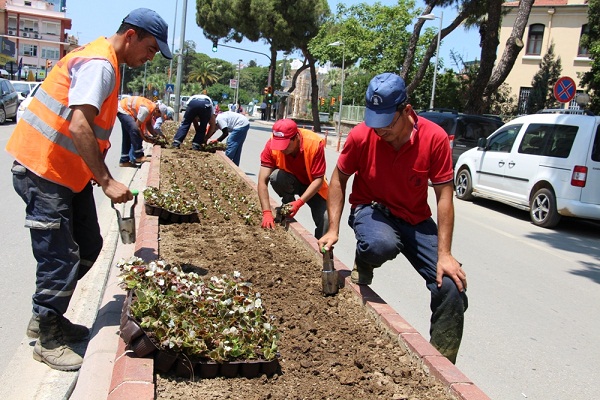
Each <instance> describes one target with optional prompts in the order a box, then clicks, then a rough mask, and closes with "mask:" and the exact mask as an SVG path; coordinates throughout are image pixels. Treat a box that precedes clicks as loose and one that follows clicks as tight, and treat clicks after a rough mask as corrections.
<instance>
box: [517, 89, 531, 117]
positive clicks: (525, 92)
mask: <svg viewBox="0 0 600 400" xmlns="http://www.w3.org/2000/svg"><path fill="white" fill-rule="evenodd" d="M530 94H531V88H528V87H522V88H521V91H520V93H519V103H518V104H517V106H518V110H517V113H518V114H519V115H522V114H527V101H528V100H529V95H530Z"/></svg>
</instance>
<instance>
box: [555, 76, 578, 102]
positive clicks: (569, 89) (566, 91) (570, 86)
mask: <svg viewBox="0 0 600 400" xmlns="http://www.w3.org/2000/svg"><path fill="white" fill-rule="evenodd" d="M575 89H576V87H575V81H574V80H573V79H571V78H569V77H568V76H563V77H561V78H558V81H556V83H555V84H554V97H555V98H556V100H558V101H560V102H561V103H568V102H570V101H571V100H573V97H575V92H576V90H575Z"/></svg>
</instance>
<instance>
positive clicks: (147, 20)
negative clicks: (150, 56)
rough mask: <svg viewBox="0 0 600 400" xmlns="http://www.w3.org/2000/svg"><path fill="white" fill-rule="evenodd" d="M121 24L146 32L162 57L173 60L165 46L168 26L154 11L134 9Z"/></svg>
mask: <svg viewBox="0 0 600 400" xmlns="http://www.w3.org/2000/svg"><path fill="white" fill-rule="evenodd" d="M123 23H127V24H131V25H134V26H137V27H138V28H142V29H143V30H145V31H148V32H149V33H150V34H152V36H154V38H155V39H156V43H158V48H159V49H160V52H161V53H162V55H163V57H165V58H168V59H171V58H173V55H172V54H171V50H169V45H168V44H167V40H169V26H168V25H167V23H166V22H165V20H164V19H162V18H161V16H160V15H158V14H157V13H156V11H153V10H150V9H149V8H138V9H135V10H133V11H132V12H130V13H129V15H127V16H126V17H125V18H123Z"/></svg>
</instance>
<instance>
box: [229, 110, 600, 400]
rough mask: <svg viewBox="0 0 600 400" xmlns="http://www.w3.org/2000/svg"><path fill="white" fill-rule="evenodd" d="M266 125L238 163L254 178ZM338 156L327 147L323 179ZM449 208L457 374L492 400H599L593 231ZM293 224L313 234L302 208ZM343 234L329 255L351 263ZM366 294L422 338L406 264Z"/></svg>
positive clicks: (418, 290) (420, 292)
mask: <svg viewBox="0 0 600 400" xmlns="http://www.w3.org/2000/svg"><path fill="white" fill-rule="evenodd" d="M268 128H269V127H268V126H265V125H262V124H261V123H260V122H256V123H254V124H253V125H252V128H251V129H250V132H249V134H248V138H247V139H246V143H245V144H244V148H243V152H242V159H241V164H240V167H241V168H242V169H243V170H244V171H245V172H246V174H248V175H249V176H250V177H252V179H254V180H255V181H256V178H257V174H258V167H259V161H258V160H259V154H260V151H261V150H262V147H263V145H264V143H265V141H266V140H267V138H268V136H269V129H268ZM337 155H338V153H336V152H335V151H333V150H329V149H328V150H327V151H326V158H327V164H328V166H327V171H328V172H327V176H328V177H330V176H331V172H332V170H333V167H334V165H335V160H336V159H337ZM431 193H432V192H431ZM271 195H272V196H273V197H274V198H277V196H276V194H275V193H273V192H272V193H271ZM430 197H431V198H433V194H431V196H430ZM455 207H456V226H455V235H454V245H453V253H454V254H455V256H456V257H457V258H458V259H459V260H460V261H461V262H462V263H463V264H464V266H465V268H466V270H467V274H468V279H469V289H468V294H469V303H470V304H469V310H468V311H467V314H466V327H465V334H464V339H463V344H462V347H461V351H460V353H459V357H458V361H457V366H458V367H459V369H460V370H461V371H463V372H464V373H465V374H466V375H467V376H468V377H469V378H471V379H472V380H473V381H474V382H475V383H476V384H477V385H478V386H479V387H480V388H481V389H482V390H483V391H484V392H486V393H487V394H488V395H489V396H490V397H491V398H493V399H499V400H500V399H502V400H504V399H539V400H548V399H561V400H562V399H565V400H572V399H580V400H583V399H594V398H597V397H598V395H597V393H599V392H600V381H599V380H598V360H600V346H598V345H597V337H598V334H597V333H598V332H600V318H599V317H598V316H599V315H600V290H599V289H600V288H599V284H600V240H599V239H600V229H598V228H599V226H600V225H599V224H596V223H590V222H586V221H580V220H569V221H564V222H563V223H561V225H560V226H559V227H558V228H557V229H555V230H547V229H542V228H538V227H536V226H534V225H532V224H531V223H530V222H529V216H528V214H527V213H525V212H522V211H518V210H516V209H513V208H511V207H508V206H504V205H500V204H496V203H493V202H489V201H477V202H475V203H471V202H464V201H460V200H455ZM432 210H433V211H434V213H435V206H434V205H432ZM298 220H299V222H301V223H302V225H304V226H305V227H306V228H307V229H308V230H309V231H312V230H313V229H314V224H313V222H312V219H311V217H310V212H309V210H308V207H303V208H302V209H301V210H300V212H299V214H298ZM342 220H343V221H346V220H347V209H346V210H345V214H344V216H343V217H342ZM342 229H343V230H342V232H341V234H340V238H341V239H340V243H338V245H336V250H335V254H336V256H337V257H338V258H339V259H340V260H342V261H343V262H344V263H345V264H346V265H348V266H351V265H352V264H353V255H354V244H355V241H354V236H353V234H352V231H351V230H350V228H349V227H348V226H347V224H342ZM373 288H374V289H375V291H376V292H377V293H379V294H380V295H381V296H382V297H383V298H384V299H385V300H386V302H388V303H389V304H390V305H391V306H392V307H394V309H396V310H397V311H398V313H399V314H400V315H402V316H403V317H405V318H406V319H407V320H408V321H409V322H410V323H411V324H412V325H413V326H414V327H415V328H416V329H417V330H418V331H419V332H420V333H421V334H422V335H423V336H424V337H425V338H428V337H429V333H428V332H429V316H430V312H429V295H428V292H427V290H426V288H425V286H424V284H423V282H422V280H421V278H420V277H419V276H418V275H417V273H416V272H414V270H413V269H412V267H411V266H410V265H409V264H408V262H407V261H406V260H405V259H404V258H402V257H399V258H398V259H396V260H394V261H392V262H388V263H387V264H384V265H383V266H382V267H381V269H379V270H377V271H376V272H375V279H374V281H373Z"/></svg>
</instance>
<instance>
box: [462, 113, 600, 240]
mask: <svg viewBox="0 0 600 400" xmlns="http://www.w3.org/2000/svg"><path fill="white" fill-rule="evenodd" d="M552 111H553V110H544V111H543V112H541V113H538V114H533V115H526V116H523V117H519V118H516V119H514V120H512V121H510V122H508V123H507V124H505V125H503V126H502V127H501V128H499V129H498V130H497V131H496V132H494V133H493V134H491V135H490V136H489V137H488V138H482V139H480V140H479V142H478V147H477V148H473V149H471V150H468V151H466V152H465V153H463V154H462V155H461V156H460V157H459V158H458V160H457V162H456V167H455V172H454V176H455V179H454V181H455V185H456V186H455V187H456V197H457V198H459V199H462V200H470V199H472V198H473V197H485V198H488V199H492V200H496V201H500V202H503V203H506V204H509V205H511V206H514V207H517V208H520V209H523V210H528V211H529V214H530V216H531V221H532V222H533V223H534V224H535V225H538V226H542V227H546V228H551V227H554V226H556V225H557V224H558V222H559V220H560V218H561V216H569V217H578V218H587V219H594V220H600V132H599V127H600V117H596V116H590V115H583V113H581V112H578V113H579V115H577V114H574V113H573V114H571V113H565V112H568V110H556V111H555V112H554V113H553V112H552Z"/></svg>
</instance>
